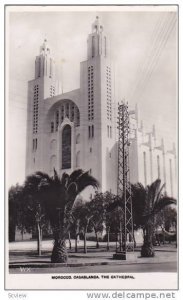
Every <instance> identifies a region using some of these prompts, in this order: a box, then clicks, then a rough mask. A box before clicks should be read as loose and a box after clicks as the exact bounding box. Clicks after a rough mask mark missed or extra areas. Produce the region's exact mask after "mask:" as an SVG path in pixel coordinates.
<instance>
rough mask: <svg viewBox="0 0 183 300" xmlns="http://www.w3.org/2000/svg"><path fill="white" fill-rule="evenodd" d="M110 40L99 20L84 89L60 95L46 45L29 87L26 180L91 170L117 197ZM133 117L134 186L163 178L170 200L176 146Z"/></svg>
mask: <svg viewBox="0 0 183 300" xmlns="http://www.w3.org/2000/svg"><path fill="white" fill-rule="evenodd" d="M114 89H115V87H114V73H113V67H112V62H111V60H110V53H109V47H108V38H107V35H106V34H105V32H104V28H103V26H102V25H101V24H100V20H99V18H98V17H96V20H95V21H94V23H93V24H92V28H91V33H90V34H89V35H88V39H87V59H86V60H85V61H83V62H81V63H80V88H78V89H76V90H72V91H70V92H67V93H59V89H58V85H57V78H56V74H55V62H54V59H53V57H52V54H51V50H50V47H49V46H48V43H47V41H46V40H44V43H43V45H42V46H41V48H40V54H39V56H37V57H36V59H35V78H34V79H33V80H30V81H29V82H28V104H27V145H26V175H29V174H31V173H34V172H35V171H43V172H46V173H48V174H49V175H52V174H53V170H54V168H55V169H56V170H57V172H58V174H60V175H61V174H62V173H63V172H67V173H71V172H72V171H73V170H75V169H77V168H82V169H83V170H85V171H89V172H90V174H92V175H93V176H94V177H95V178H97V179H98V181H99V182H100V189H101V191H102V192H105V191H110V192H112V193H115V194H116V193H117V176H118V147H117V146H118V131H117V113H118V101H119V99H115V96H114V95H115V90H114ZM129 115H130V147H129V149H130V155H129V158H130V159H129V166H130V181H131V182H132V183H136V182H141V183H142V184H144V185H147V184H150V183H152V181H153V180H155V179H157V178H160V179H161V180H162V183H166V191H167V193H168V195H169V196H174V197H176V196H177V191H176V174H177V171H176V164H177V163H176V151H175V146H173V147H172V149H171V150H168V151H167V150H166V149H165V146H164V141H163V139H162V140H161V141H158V140H157V139H156V130H155V126H152V131H151V132H148V133H146V132H145V130H144V128H143V123H142V122H139V119H138V109H137V106H136V107H135V109H134V111H129Z"/></svg>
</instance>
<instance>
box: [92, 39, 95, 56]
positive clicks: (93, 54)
mask: <svg viewBox="0 0 183 300" xmlns="http://www.w3.org/2000/svg"><path fill="white" fill-rule="evenodd" d="M94 56H95V37H94V36H92V57H94Z"/></svg>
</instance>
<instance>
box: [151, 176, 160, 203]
mask: <svg viewBox="0 0 183 300" xmlns="http://www.w3.org/2000/svg"><path fill="white" fill-rule="evenodd" d="M160 186H161V180H160V179H156V180H155V181H154V182H153V183H152V184H151V185H150V186H149V190H148V201H149V202H150V206H151V207H153V206H154V203H155V202H156V199H157V196H158V193H159V190H160Z"/></svg>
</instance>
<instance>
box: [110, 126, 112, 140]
mask: <svg viewBox="0 0 183 300" xmlns="http://www.w3.org/2000/svg"><path fill="white" fill-rule="evenodd" d="M110 138H112V127H111V126H110Z"/></svg>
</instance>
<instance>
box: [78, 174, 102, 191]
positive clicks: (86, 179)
mask: <svg viewBox="0 0 183 300" xmlns="http://www.w3.org/2000/svg"><path fill="white" fill-rule="evenodd" d="M76 183H77V186H78V193H80V192H82V191H83V190H84V189H85V188H86V187H88V186H92V187H94V188H98V187H99V182H98V181H97V180H96V179H95V178H94V177H93V176H91V175H90V174H89V172H83V174H81V175H80V176H79V177H77V180H76Z"/></svg>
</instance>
